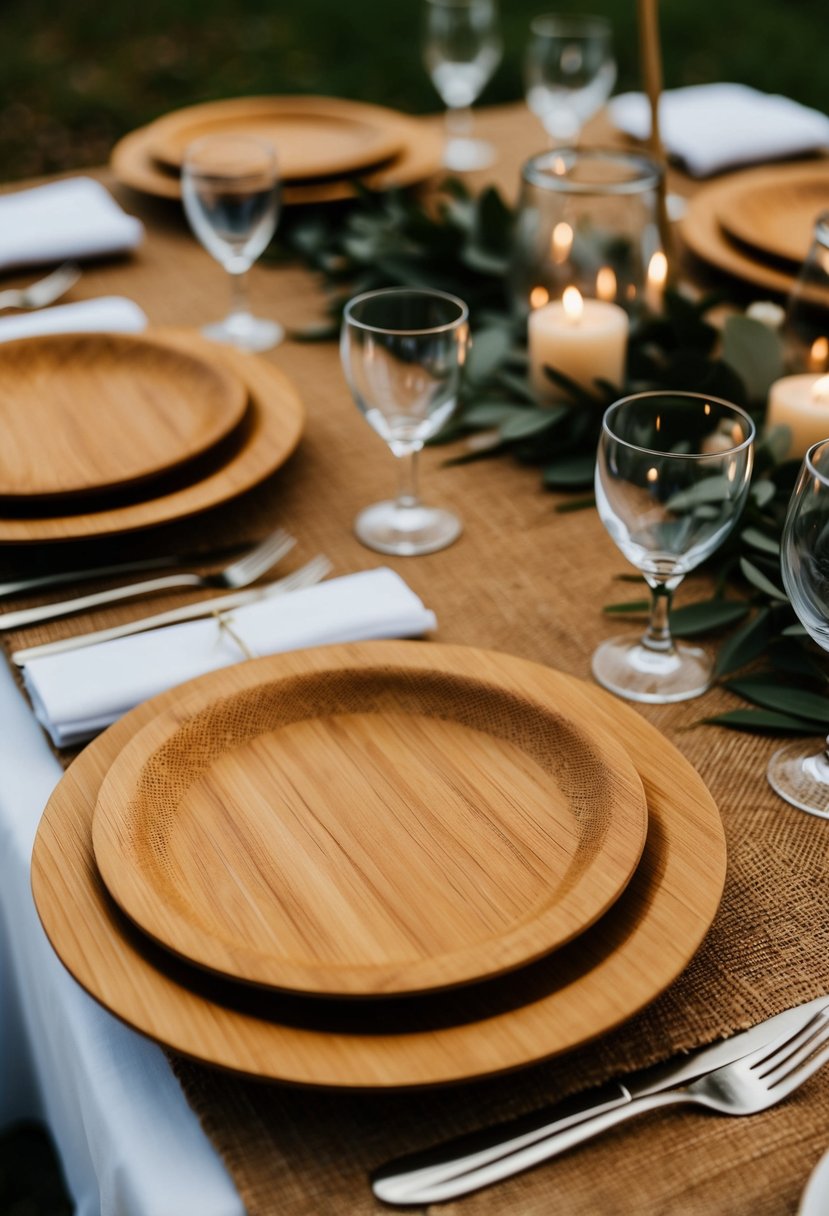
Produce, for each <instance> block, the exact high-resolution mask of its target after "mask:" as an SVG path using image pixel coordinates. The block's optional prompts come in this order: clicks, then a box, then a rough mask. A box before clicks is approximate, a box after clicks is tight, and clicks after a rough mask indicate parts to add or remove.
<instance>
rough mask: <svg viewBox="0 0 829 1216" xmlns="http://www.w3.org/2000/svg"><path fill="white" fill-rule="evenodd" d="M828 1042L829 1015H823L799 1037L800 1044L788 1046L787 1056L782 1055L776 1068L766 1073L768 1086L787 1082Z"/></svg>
mask: <svg viewBox="0 0 829 1216" xmlns="http://www.w3.org/2000/svg"><path fill="white" fill-rule="evenodd" d="M804 1036H805V1037H804ZM827 1040H829V1014H826V1013H823V1014H820V1015H819V1016H818V1018H816V1019H814V1021H812V1022H810V1023H809V1025H808V1026H806V1027H805V1029H804V1032H803V1033H802V1034H801V1035H799V1036H798V1043H796V1044H795V1043H789V1044H787V1048H788V1050H787V1051H786V1053H785V1055H783V1054H781V1055H780V1057H779V1059H778V1060H777V1062H776V1067H772V1068H767V1069H766V1070H765V1071H764V1073H763V1076H764V1078H765V1080H766V1082H767V1084H769V1085H779V1084H780V1082H781V1081H785V1080H786V1078H787V1077H789V1076H790V1075H791V1074H792V1073H793V1072H794V1071H795V1070H796V1069H797V1068H798V1067H799V1066H800V1065H801V1064H802V1063H803V1062H804V1061H807V1060H810V1059H811V1058H812V1056H814V1053H815V1052H816V1051H817V1049H818V1048H819V1047H822V1046H823V1044H824V1043H826V1042H827Z"/></svg>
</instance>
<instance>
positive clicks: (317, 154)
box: [150, 97, 401, 181]
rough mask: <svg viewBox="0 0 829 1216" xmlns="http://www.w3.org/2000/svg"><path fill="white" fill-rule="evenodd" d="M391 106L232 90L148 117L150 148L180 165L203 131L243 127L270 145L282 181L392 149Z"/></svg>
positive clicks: (326, 172) (370, 161)
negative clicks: (232, 92) (233, 92)
mask: <svg viewBox="0 0 829 1216" xmlns="http://www.w3.org/2000/svg"><path fill="white" fill-rule="evenodd" d="M396 119H397V114H396V113H395V111H394V110H388V109H385V108H384V107H383V106H373V105H367V104H364V103H362V102H358V101H345V100H343V99H342V98H336V97H233V98H229V99H227V100H224V101H208V102H205V103H204V104H202V105H195V106H187V107H186V108H185V109H182V110H176V111H175V112H174V113H171V114H165V115H164V117H163V118H159V119H157V120H156V121H155V122H154V123H153V124H152V133H151V143H150V154H151V156H152V157H153V158H154V159H155V160H156V161H158V162H159V163H160V164H161V165H163V166H165V167H168V168H172V169H174V170H175V171H176V172H178V171H179V170H180V169H181V166H182V163H183V161H184V153H185V149H186V148H187V145H188V144H190V143H192V142H193V140H196V139H201V138H202V137H203V136H205V135H250V136H255V137H258V138H260V139H265V140H267V141H268V142H269V143H271V144H272V145H273V147H274V150H275V152H276V156H277V162H278V165H279V174H280V177H282V178H283V179H287V180H289V181H291V180H296V179H302V178H306V177H329V176H332V177H333V176H334V175H335V174H338V173H355V172H357V171H359V170H360V169H366V168H368V167H369V166H370V165H376V164H378V163H379V162H380V161H383V160H388V159H389V157H391V156H394V154H395V153H396V152H397V151H399V149H400V144H401V138H400V131H399V128H398V124H397V121H396Z"/></svg>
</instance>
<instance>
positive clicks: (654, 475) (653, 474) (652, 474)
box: [647, 469, 659, 485]
mask: <svg viewBox="0 0 829 1216" xmlns="http://www.w3.org/2000/svg"><path fill="white" fill-rule="evenodd" d="M647 478H648V481H649V482H650V483H651V485H653V483H654V482H655V481H659V469H648V472H647Z"/></svg>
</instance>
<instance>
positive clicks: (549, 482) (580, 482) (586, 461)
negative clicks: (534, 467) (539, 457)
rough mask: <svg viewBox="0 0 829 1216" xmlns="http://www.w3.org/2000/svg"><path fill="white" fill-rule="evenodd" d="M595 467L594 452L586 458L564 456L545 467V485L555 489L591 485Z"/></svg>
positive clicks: (585, 456)
mask: <svg viewBox="0 0 829 1216" xmlns="http://www.w3.org/2000/svg"><path fill="white" fill-rule="evenodd" d="M595 466H596V458H595V456H594V455H593V453H592V452H590V454H589V455H584V456H562V457H560V458H559V459H558V460H552V461H550V463H549V464H547V465H545V468H544V473H543V481H544V485H545V486H549V487H551V488H555V489H566V488H568V487H573V486H576V487H577V486H586V485H591V484H592V481H593V472H594V469H595Z"/></svg>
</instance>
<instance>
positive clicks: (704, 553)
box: [593, 392, 755, 704]
mask: <svg viewBox="0 0 829 1216" xmlns="http://www.w3.org/2000/svg"><path fill="white" fill-rule="evenodd" d="M754 434H755V427H754V423H753V422H752V420H751V418H750V417H749V415H748V414H747V413H746V412H745V411H744V410H742V409H740V408H739V406H736V405H731V404H730V403H729V402H727V401H720V400H718V399H717V398H715V397H704V396H701V395H699V394H697V393H672V392H651V393H638V394H636V395H635V396H632V397H625V398H623V399H622V400H621V401H617V402H616V403H615V405H611V407H610V409H609V410H607V412H606V414H605V416H604V420H603V422H602V432H601V437H600V439H599V451H598V456H597V461H596V501H597V506H598V510H599V516H600V518H601V521H602V523H603V524H604V526H605V527H606V528H607V530H608V532H609V533H610V536H611V539H612V540H613V541H614V542H615V544H616V545H618V547H619V548H620V549H621V551H622V553H624V555H625V557H626V558H627V559H628V561H630V562H632V563H633V565H634V566H637V567H638V568H639V569H640V570H641V571H642V574H643V575H644V577H645V581H646V582H647V584H648V586H649V587H650V589H651V594H652V606H651V618H650V622H649V624H648V627H647V629H646V631H645V633H644V635H642V636H640V635H639V634H638V633H631V634H627V635H625V636H623V637H620V638H613V639H611V640H610V641H607V642H604V643H603V644H602V645H601V646H600V647H599V649H598V650H597V651H596V653H595V654H594V656H593V674H594V676H595V677H596V679H597V680H598V682H599V683H600V684H603V685H604V687H605V688H608V689H610V691H611V692H615V693H617V694H618V695H619V696H621V697H627V698H628V699H629V700H632V701H650V702H655V703H658V704H663V703H666V702H668V701H685V700H688V699H689V698H690V697H698V696H700V694H701V693H703V692H705V690H706V689H707V688H708V686H709V684H710V682H711V676H712V666H713V665H712V659H711V656H709V655H708V653H707V652H706V651H705V650H704V649H702V648H701V647H698V646H687V645H683V644H679V643H676V642H674V640H673V638H672V637H671V631H670V625H669V612H670V607H671V600H672V598H673V594H674V591H675V590H676V588H677V587H678V586H679V584H680V582H681V581H682V579H683V577H684V576H685V575H686V574H687V573H688V572H689V571H690V570H693V569H694V568H695V567H696V566H698V565H699V564H700V562H703V561H705V559H706V558H707V557H710V555H711V554H712V553H713V552H714V550H715V549H717V548H718V547H719V545H721V544H722V542H723V541H724V540H725V538H726V537H727V536H728V534H729V532H731V530H732V528H733V527H734V525H735V524H736V522H737V519H738V517H739V515H740V512H741V510H742V508H743V504H744V502H745V498H746V494H747V493H748V487H749V481H750V479H751V467H752V460H753V440H754Z"/></svg>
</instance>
